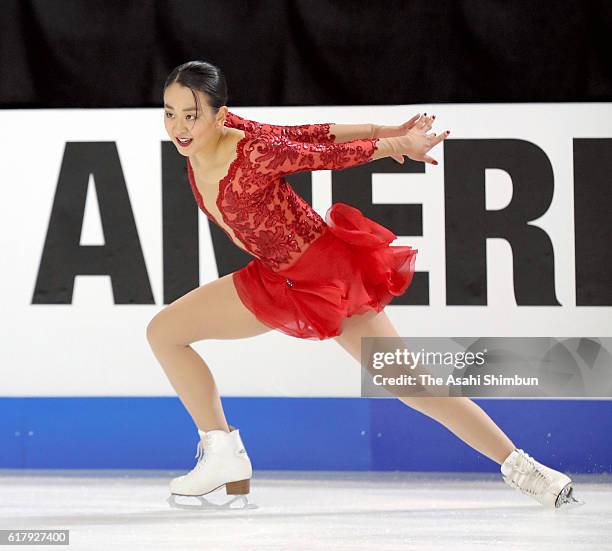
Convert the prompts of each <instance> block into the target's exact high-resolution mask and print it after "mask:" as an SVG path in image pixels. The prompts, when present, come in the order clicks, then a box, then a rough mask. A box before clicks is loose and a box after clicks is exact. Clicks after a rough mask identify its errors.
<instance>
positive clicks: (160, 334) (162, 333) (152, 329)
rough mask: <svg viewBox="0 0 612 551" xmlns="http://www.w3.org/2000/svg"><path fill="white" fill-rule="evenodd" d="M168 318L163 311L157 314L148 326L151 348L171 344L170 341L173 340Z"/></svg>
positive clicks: (148, 338) (147, 334) (148, 339)
mask: <svg viewBox="0 0 612 551" xmlns="http://www.w3.org/2000/svg"><path fill="white" fill-rule="evenodd" d="M166 318H167V316H166V315H165V313H164V311H163V310H162V311H161V312H159V313H158V314H156V315H155V316H154V317H153V318H152V319H151V321H149V323H148V324H147V333H146V336H147V341H149V344H150V345H151V346H155V345H160V344H162V343H164V342H169V340H171V337H170V327H169V325H168V320H167V319H166Z"/></svg>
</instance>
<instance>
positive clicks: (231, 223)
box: [187, 112, 379, 271]
mask: <svg viewBox="0 0 612 551" xmlns="http://www.w3.org/2000/svg"><path fill="white" fill-rule="evenodd" d="M225 126H228V127H230V128H237V129H240V130H243V131H244V137H243V138H241V139H240V140H239V142H238V144H237V145H236V158H235V159H234V160H233V161H232V162H231V164H230V166H229V169H228V172H227V174H226V175H225V176H224V177H223V178H222V179H221V181H220V182H219V190H218V194H217V198H216V206H217V208H218V210H219V212H220V213H221V216H222V219H223V220H222V221H220V220H217V219H215V217H214V216H213V215H212V214H211V213H210V212H209V211H208V209H207V208H206V206H205V205H204V202H203V199H202V196H201V194H200V192H199V190H198V188H197V186H196V184H195V178H194V174H193V169H192V167H191V163H190V162H189V160H188V161H187V166H188V174H189V182H190V184H191V188H192V191H193V194H194V196H195V198H196V202H197V203H198V206H199V207H200V209H201V210H202V211H203V212H204V213H205V214H206V215H207V216H208V218H209V219H211V220H212V221H213V222H214V223H215V224H217V225H218V226H220V227H221V228H222V229H223V230H224V231H225V233H226V234H227V236H228V237H229V238H230V239H231V240H232V241H233V242H234V243H235V244H236V245H237V246H239V247H240V248H242V249H243V250H245V251H247V252H248V253H250V254H251V255H253V256H255V257H256V258H259V259H260V260H261V261H262V262H263V263H264V264H265V265H266V266H267V267H269V268H270V269H271V270H273V271H279V270H284V269H286V268H288V267H289V266H290V265H291V264H293V263H294V262H295V261H296V260H297V259H298V258H299V257H300V255H301V254H302V253H303V252H304V251H305V249H306V248H308V246H309V244H310V243H312V242H313V241H314V240H315V239H317V238H318V237H320V236H321V235H322V234H323V233H325V231H326V230H327V225H326V224H325V221H324V220H323V218H322V217H321V216H319V214H318V213H317V212H316V211H315V210H314V209H313V208H312V207H311V206H310V205H309V204H308V203H307V202H306V201H305V200H304V199H303V198H302V197H301V196H300V195H298V194H297V193H296V192H295V191H294V190H293V188H292V187H291V185H290V184H289V183H288V182H287V180H286V179H285V178H284V176H286V175H287V174H292V173H295V172H301V171H304V170H326V169H327V170H339V169H343V168H348V167H351V166H356V165H360V164H363V163H366V162H368V161H370V160H371V158H372V155H373V154H374V151H375V150H376V148H377V143H378V140H379V139H378V138H373V139H363V140H361V139H360V140H352V141H348V142H344V143H334V138H335V136H334V135H333V134H331V135H330V134H329V126H330V123H323V124H313V125H299V126H278V125H271V124H264V123H257V122H255V121H249V120H247V119H243V118H242V117H239V116H238V115H235V114H234V113H230V112H228V114H227V117H226V120H225ZM209 206H210V205H209ZM228 229H229V230H231V232H233V234H234V236H232V235H231V233H230V232H229V231H228Z"/></svg>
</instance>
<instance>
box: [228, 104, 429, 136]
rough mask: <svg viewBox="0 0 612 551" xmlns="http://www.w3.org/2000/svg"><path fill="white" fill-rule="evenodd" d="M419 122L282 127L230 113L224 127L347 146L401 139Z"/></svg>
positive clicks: (317, 124)
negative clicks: (370, 140)
mask: <svg viewBox="0 0 612 551" xmlns="http://www.w3.org/2000/svg"><path fill="white" fill-rule="evenodd" d="M416 119H418V115H415V116H414V117H412V119H410V120H409V121H407V122H405V123H404V124H403V125H399V126H382V125H379V124H336V123H330V122H326V123H315V124H299V125H279V124H269V123H262V122H257V121H253V120H249V119H245V118H244V117H241V116H240V115H237V114H236V113H233V112H231V111H228V112H227V115H226V117H225V126H229V127H230V128H238V129H239V130H248V131H250V132H268V133H270V134H277V135H280V136H286V137H287V138H290V139H291V140H294V141H296V142H305V143H345V142H350V141H353V140H365V139H373V138H385V137H391V136H399V135H401V134H402V133H403V127H405V126H406V125H408V127H412V125H413V124H414V122H416Z"/></svg>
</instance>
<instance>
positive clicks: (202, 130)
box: [164, 82, 223, 157]
mask: <svg viewBox="0 0 612 551" xmlns="http://www.w3.org/2000/svg"><path fill="white" fill-rule="evenodd" d="M195 93H196V94H197V97H198V106H197V107H198V109H197V117H196V104H195V99H194V97H193V93H192V92H191V89H189V88H187V87H186V86H182V85H181V84H178V83H176V82H174V83H173V84H171V85H170V86H168V88H166V90H165V91H164V125H165V127H166V132H167V133H168V136H170V139H171V140H172V142H173V143H174V145H175V146H176V148H177V149H178V151H179V153H180V154H181V155H184V156H185V157H188V156H189V155H193V154H194V152H195V151H197V150H198V148H199V147H201V146H202V145H203V144H205V143H207V142H208V140H209V139H210V138H211V137H213V136H214V135H215V133H216V131H217V130H218V129H219V127H220V125H221V124H222V122H223V120H222V119H223V108H222V109H220V110H219V112H218V113H217V115H216V116H215V115H214V114H213V111H212V108H211V107H210V105H208V101H207V98H206V96H205V95H204V94H202V92H199V91H196V92H195Z"/></svg>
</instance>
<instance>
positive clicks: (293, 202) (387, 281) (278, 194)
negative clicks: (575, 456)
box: [147, 61, 575, 508]
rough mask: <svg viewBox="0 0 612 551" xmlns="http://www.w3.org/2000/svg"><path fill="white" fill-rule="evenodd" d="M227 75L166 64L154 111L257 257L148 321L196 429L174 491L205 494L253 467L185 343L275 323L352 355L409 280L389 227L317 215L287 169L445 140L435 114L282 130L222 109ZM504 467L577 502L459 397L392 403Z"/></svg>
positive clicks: (553, 474) (198, 195) (376, 333)
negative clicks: (392, 122)
mask: <svg viewBox="0 0 612 551" xmlns="http://www.w3.org/2000/svg"><path fill="white" fill-rule="evenodd" d="M226 102H227V88H226V82H225V78H224V76H223V74H222V72H221V71H220V70H219V68H217V67H215V66H214V65H212V64H210V63H207V62H204V61H191V62H188V63H185V64H183V65H180V66H179V67H176V68H175V69H174V70H173V71H172V72H171V73H170V75H169V76H168V78H167V80H166V83H165V85H164V104H165V111H164V113H165V114H164V120H165V127H166V131H167V133H168V135H169V136H170V139H171V140H172V141H173V143H174V144H175V145H176V148H177V149H178V151H179V153H180V154H181V155H183V156H185V157H186V158H187V169H188V177H189V182H190V185H191V188H192V191H193V194H194V197H195V199H196V202H197V204H198V206H199V208H200V209H201V210H202V211H204V212H205V214H206V215H207V216H208V217H209V218H210V220H212V221H213V222H215V224H217V225H219V226H220V227H221V228H222V229H223V230H224V231H225V232H226V234H227V235H228V237H229V238H230V239H231V240H232V241H233V242H234V243H235V244H236V246H238V247H240V248H241V249H243V250H245V251H246V252H248V253H249V254H250V255H252V256H253V257H254V259H253V260H252V261H251V262H249V263H248V264H247V265H246V266H245V267H243V268H242V269H240V270H237V271H235V272H233V273H231V274H228V275H226V276H224V277H221V278H219V279H217V280H215V281H213V282H210V283H208V284H206V285H202V286H201V287H198V288H196V289H194V290H192V291H190V292H189V293H187V294H186V295H184V296H183V297H181V298H179V299H178V300H176V301H174V302H173V303H171V304H169V305H168V306H166V307H165V308H164V309H163V310H161V311H160V312H159V313H158V314H157V315H156V316H155V317H154V318H153V319H152V320H151V322H150V323H149V325H148V327H147V339H148V341H149V343H150V346H151V348H152V351H153V353H154V355H155V356H156V358H157V360H158V361H159V363H160V364H161V366H162V368H163V369H164V371H165V373H166V375H167V376H168V378H169V380H170V382H171V384H172V385H173V387H174V389H175V390H176V392H177V393H178V395H179V397H180V399H181V401H182V403H183V404H184V406H185V407H186V408H187V410H188V412H189V414H190V415H191V417H192V419H193V421H194V423H195V424H196V426H197V429H198V433H199V436H200V441H199V443H198V447H197V453H196V458H197V459H198V461H197V464H196V466H195V468H194V469H193V470H192V471H190V472H189V473H188V474H186V475H183V476H179V477H177V478H175V479H173V480H172V481H171V482H170V491H171V494H172V496H171V497H172V498H173V496H174V495H189V496H202V495H204V494H207V493H209V492H211V491H213V490H215V489H217V488H219V487H221V486H223V485H225V488H226V492H227V494H230V495H244V494H248V493H249V481H250V478H251V475H252V468H251V463H250V460H249V457H248V454H247V453H246V450H245V448H244V445H243V442H242V440H241V438H240V435H239V431H238V430H237V429H235V428H234V427H230V426H229V425H228V423H227V421H226V418H225V415H224V412H223V409H222V406H221V400H220V397H219V392H218V390H217V387H216V384H215V381H214V379H213V376H212V374H211V372H210V369H209V367H208V365H207V364H206V362H205V361H204V360H203V359H202V358H201V357H200V355H199V354H197V353H196V352H195V350H194V349H193V348H192V347H191V346H190V344H191V343H194V342H196V341H200V340H203V339H239V338H245V337H252V336H254V335H259V334H262V333H265V332H267V331H270V330H272V329H276V330H278V331H281V332H283V333H285V334H287V335H290V336H294V337H297V338H306V339H318V340H323V339H329V338H333V339H334V340H335V341H336V342H337V343H338V344H339V345H340V346H342V347H343V348H344V349H345V350H346V351H347V352H348V353H349V354H351V355H352V356H353V357H354V358H355V360H357V362H360V361H361V358H360V355H361V339H362V337H399V335H398V333H397V331H396V330H395V327H394V326H393V324H392V323H391V321H390V320H389V318H388V317H387V315H386V313H385V312H384V307H385V306H386V305H387V304H388V303H389V302H390V301H391V299H392V298H393V296H397V295H401V294H403V293H404V292H405V291H406V289H407V288H408V286H409V285H410V283H411V280H412V276H413V274H414V263H415V259H416V254H417V250H416V249H413V248H412V247H407V246H403V247H401V246H391V245H390V243H391V241H393V240H394V239H395V237H396V236H395V235H394V234H393V233H392V232H391V231H390V230H388V229H387V228H385V227H384V226H381V225H380V224H378V223H376V222H375V221H373V220H371V219H369V218H367V217H365V216H364V215H363V214H362V213H361V212H360V211H359V210H358V209H356V208H354V207H352V206H349V205H347V204H344V203H335V204H334V205H332V206H331V207H330V209H329V210H328V211H327V213H326V215H325V219H323V218H321V217H320V216H319V215H318V214H317V213H316V212H315V211H314V210H313V209H312V208H311V207H310V205H308V203H306V201H304V200H303V199H302V198H301V197H300V196H299V195H297V194H296V193H295V191H294V190H293V189H292V187H291V186H290V185H289V183H288V182H287V181H286V179H285V178H284V176H286V175H287V174H291V173H294V172H299V171H302V170H321V169H332V170H334V169H336V170H338V169H343V168H346V167H350V166H356V165H359V164H363V163H366V162H372V161H374V160H376V159H380V158H383V157H392V158H394V159H395V160H396V161H397V162H400V163H403V161H404V155H406V156H408V157H409V158H411V159H414V160H417V161H424V162H426V163H430V164H432V165H436V164H437V162H436V161H435V160H434V159H433V158H432V157H430V156H429V155H428V152H429V150H430V149H431V148H433V147H434V146H435V145H437V144H439V143H440V142H441V141H442V140H444V139H445V138H446V137H447V136H448V134H449V132H448V131H446V132H444V133H442V134H436V133H434V132H431V133H428V132H429V131H430V130H431V127H432V124H433V120H434V118H435V117H434V116H420V115H416V116H414V117H412V118H411V119H410V120H408V121H407V122H406V123H404V124H402V125H401V126H397V127H390V126H378V125H372V124H358V125H349V124H332V123H325V124H312V125H299V126H278V125H271V124H263V123H257V122H254V121H249V120H246V119H243V118H241V117H239V116H238V115H236V114H234V113H231V112H230V111H229V110H228V108H227V106H226ZM400 399H401V400H402V402H404V403H405V404H406V405H408V406H410V407H412V408H414V409H416V410H417V411H419V412H421V413H423V414H425V415H427V416H429V417H431V418H433V419H435V420H436V421H438V422H440V423H442V424H443V425H444V426H445V427H446V428H447V429H449V430H450V431H452V432H453V433H454V434H456V435H457V436H458V437H459V438H461V439H462V440H463V441H464V442H466V443H467V444H469V445H470V446H472V447H473V448H474V449H476V450H478V451H479V452H480V453H482V454H483V455H486V456H487V457H489V458H490V459H492V460H493V461H496V462H497V463H498V464H500V465H501V468H500V470H501V473H502V476H503V479H504V481H505V482H506V483H508V484H509V485H510V486H512V487H515V488H518V489H519V490H520V491H522V492H523V493H525V494H527V495H530V496H532V497H533V498H535V499H536V500H538V501H539V502H540V503H541V504H543V505H545V506H548V507H553V508H554V507H559V506H560V505H562V504H564V503H568V502H571V501H575V499H574V498H573V496H572V495H571V494H572V481H571V479H570V478H569V477H568V476H567V475H565V474H563V473H561V472H558V471H555V470H553V469H550V468H548V467H546V466H544V465H542V464H541V463H538V462H537V461H535V460H534V459H533V458H531V457H530V456H529V455H528V454H526V453H525V452H524V451H523V450H521V449H517V448H516V447H515V445H514V444H513V443H512V442H511V441H510V439H509V438H508V437H507V436H506V435H505V434H504V433H503V432H502V430H501V429H500V428H499V427H498V426H497V425H496V424H495V423H494V422H493V421H492V419H491V418H490V417H489V416H488V415H487V414H486V413H485V412H484V411H483V410H482V409H481V408H480V407H479V406H478V405H477V404H475V403H474V402H473V401H472V400H470V399H469V398H466V397H408V398H400Z"/></svg>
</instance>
